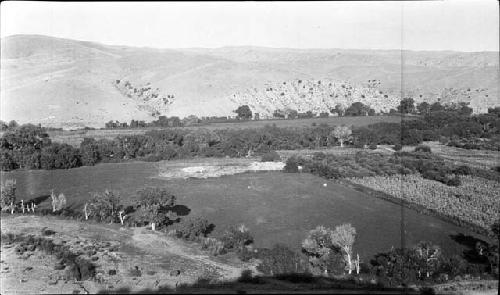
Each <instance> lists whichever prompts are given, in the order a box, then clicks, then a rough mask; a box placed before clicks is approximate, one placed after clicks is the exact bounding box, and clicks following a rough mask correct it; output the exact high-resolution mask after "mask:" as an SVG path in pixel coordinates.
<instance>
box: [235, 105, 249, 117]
mask: <svg viewBox="0 0 500 295" xmlns="http://www.w3.org/2000/svg"><path fill="white" fill-rule="evenodd" d="M234 112H235V113H237V114H238V118H240V119H251V118H252V111H251V110H250V107H249V106H248V105H242V106H239V107H238V108H237V109H236V110H235V111H234Z"/></svg>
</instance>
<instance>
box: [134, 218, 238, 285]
mask: <svg viewBox="0 0 500 295" xmlns="http://www.w3.org/2000/svg"><path fill="white" fill-rule="evenodd" d="M132 238H133V240H134V244H135V245H137V246H138V247H139V248H141V249H149V251H150V252H152V253H154V254H157V255H164V254H165V252H168V253H169V254H172V255H176V256H179V257H183V258H186V259H189V260H193V261H195V262H198V263H201V264H204V265H206V266H209V267H211V268H213V269H216V270H217V272H218V273H219V274H220V275H221V277H222V278H223V279H224V280H231V279H235V278H238V277H240V275H241V271H242V268H241V267H235V266H231V265H228V264H223V263H220V262H216V261H214V260H213V259H211V258H210V256H208V255H203V254H200V253H193V252H195V251H193V249H191V251H189V250H190V249H189V248H186V247H185V246H184V245H182V244H181V243H179V242H178V241H175V239H173V238H169V237H165V236H160V235H159V234H157V233H154V232H147V230H146V229H144V228H134V229H133V235H132ZM196 252H198V251H196Z"/></svg>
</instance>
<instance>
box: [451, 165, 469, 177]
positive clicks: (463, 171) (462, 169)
mask: <svg viewBox="0 0 500 295" xmlns="http://www.w3.org/2000/svg"><path fill="white" fill-rule="evenodd" d="M453 173H454V174H457V175H472V174H473V171H472V169H471V168H470V167H469V166H466V165H461V166H459V167H457V168H455V169H454V170H453Z"/></svg>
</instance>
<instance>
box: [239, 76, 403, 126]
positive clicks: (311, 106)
mask: <svg viewBox="0 0 500 295" xmlns="http://www.w3.org/2000/svg"><path fill="white" fill-rule="evenodd" d="M379 85H380V81H378V80H369V81H368V82H367V83H366V84H365V85H355V84H352V83H350V82H349V81H334V80H328V79H326V80H317V81H316V80H314V81H312V80H291V81H284V82H282V83H268V84H266V87H265V88H261V89H257V88H253V89H245V90H243V91H241V92H237V93H235V94H233V96H231V97H230V99H231V100H232V101H234V102H235V103H236V104H238V105H244V104H247V105H249V106H250V108H251V109H252V110H253V111H254V112H257V113H259V114H260V115H261V117H272V114H273V112H274V111H275V110H276V109H281V110H284V109H294V110H297V111H298V112H299V113H305V112H307V111H312V112H313V113H315V114H319V113H322V112H330V110H331V109H334V108H335V106H336V105H338V104H340V105H341V106H343V107H344V108H347V107H349V106H350V105H351V104H352V103H354V102H357V101H359V102H363V103H364V104H367V105H369V106H370V107H371V108H373V109H375V111H377V112H380V111H383V112H389V110H390V109H391V108H393V109H397V106H398V105H399V94H394V93H389V92H388V93H384V91H382V90H380V88H379V87H378V86H379Z"/></svg>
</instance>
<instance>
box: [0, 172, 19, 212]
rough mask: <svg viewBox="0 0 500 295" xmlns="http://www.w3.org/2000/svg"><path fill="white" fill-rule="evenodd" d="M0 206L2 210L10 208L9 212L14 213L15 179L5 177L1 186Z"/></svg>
mask: <svg viewBox="0 0 500 295" xmlns="http://www.w3.org/2000/svg"><path fill="white" fill-rule="evenodd" d="M1 196H2V199H1V201H0V207H1V209H2V211H4V210H6V209H10V213H11V214H12V213H14V208H15V203H16V180H13V179H7V180H6V181H5V183H2V186H1Z"/></svg>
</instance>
